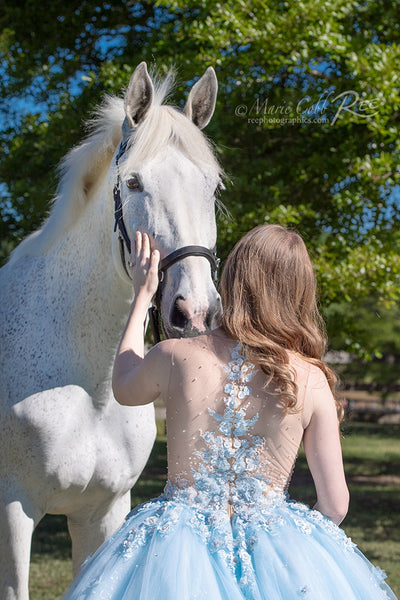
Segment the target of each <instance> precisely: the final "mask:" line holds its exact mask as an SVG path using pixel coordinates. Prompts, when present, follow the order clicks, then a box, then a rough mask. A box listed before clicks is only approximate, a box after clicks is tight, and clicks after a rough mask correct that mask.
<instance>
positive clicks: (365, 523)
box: [30, 423, 400, 600]
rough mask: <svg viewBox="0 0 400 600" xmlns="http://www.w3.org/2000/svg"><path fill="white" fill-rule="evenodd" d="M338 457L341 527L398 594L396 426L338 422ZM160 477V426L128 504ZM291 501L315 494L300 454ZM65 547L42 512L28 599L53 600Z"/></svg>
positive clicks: (399, 446) (57, 522)
mask: <svg viewBox="0 0 400 600" xmlns="http://www.w3.org/2000/svg"><path fill="white" fill-rule="evenodd" d="M342 429H343V442H342V446H343V456H344V462H345V468H346V475H347V481H348V484H349V488H350V494H351V503H350V510H349V513H348V515H347V517H346V519H345V520H344V522H343V524H342V527H343V529H344V530H345V531H346V533H347V535H349V536H350V537H351V538H352V539H353V541H354V542H355V543H356V544H357V545H358V547H359V548H360V550H361V551H362V552H363V553H364V554H365V555H366V556H367V557H368V558H369V560H371V562H373V563H374V564H376V565H379V566H380V567H381V568H382V569H384V570H385V571H386V573H387V575H388V583H389V585H390V586H391V588H392V589H393V591H394V593H395V594H396V595H397V596H399V597H400V527H399V524H398V521H399V514H400V493H399V492H400V472H399V465H400V426H399V425H376V424H368V423H348V424H346V425H344V426H343V428H342ZM165 478H166V446H165V432H164V429H163V425H162V424H159V435H158V437H157V441H156V443H155V445H154V448H153V452H152V454H151V457H150V460H149V462H148V464H147V466H146V469H145V470H144V471H143V474H142V476H141V478H140V480H139V481H138V482H137V484H136V486H135V488H134V493H133V498H132V505H136V504H139V503H141V502H145V501H146V500H148V499H149V498H152V497H155V496H158V495H159V494H160V493H161V491H162V489H163V487H164V482H165ZM289 491H290V495H291V497H292V498H294V499H296V500H300V501H302V502H306V503H307V504H311V505H312V504H313V503H314V502H315V494H314V490H313V485H312V480H311V478H310V475H309V473H308V469H307V464H306V461H305V458H304V454H303V453H302V452H301V453H300V456H299V460H298V462H297V465H296V469H295V473H294V476H293V481H292V485H291V487H290V490H289ZM70 557H71V547H70V542H69V537H68V533H67V527H66V519H65V518H64V517H62V516H50V515H48V516H46V517H45V518H44V519H43V521H42V522H41V523H40V524H39V527H38V528H37V530H36V532H35V535H34V539H33V544H32V561H31V583H30V590H31V600H55V599H57V598H59V597H60V596H61V594H62V592H63V590H65V588H66V587H67V586H68V584H69V583H70V581H71V579H72V577H71V558H70Z"/></svg>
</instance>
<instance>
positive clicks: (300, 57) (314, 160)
mask: <svg viewBox="0 0 400 600" xmlns="http://www.w3.org/2000/svg"><path fill="white" fill-rule="evenodd" d="M8 4H10V3H8ZM399 8H400V2H399V0H395V1H389V0H366V1H365V2H363V3H359V2H358V1H357V2H356V1H354V0H324V1H322V0H299V1H296V2H289V1H288V2H284V1H283V2H272V1H271V0H267V1H260V0H252V1H251V2H250V1H247V0H239V1H238V2H234V3H220V2H218V1H216V0H195V1H194V2H190V3H187V2H183V1H181V0H175V1H168V0H159V1H158V2H131V1H129V0H122V1H121V0H109V1H108V2H107V3H99V2H97V1H95V0H83V1H81V2H77V1H75V0H71V1H70V2H68V3H63V4H60V3H50V2H44V3H43V2H42V3H40V2H38V0H22V1H19V2H18V1H17V2H16V3H14V4H13V6H11V5H9V6H3V8H1V9H0V31H1V34H0V56H1V61H2V62H1V64H2V71H3V77H2V81H1V83H0V86H1V92H2V94H1V96H2V103H1V106H0V108H1V110H2V112H3V115H4V116H5V118H6V120H5V123H6V126H4V127H3V129H2V131H1V149H2V153H1V158H0V177H1V179H2V181H3V182H4V185H3V190H4V197H3V201H2V203H1V206H0V209H1V213H2V217H3V225H2V232H1V233H2V240H3V242H2V244H3V246H2V250H3V256H5V255H6V253H7V252H8V251H9V250H10V248H11V247H12V246H13V244H15V243H16V241H17V240H18V239H20V237H21V236H23V235H25V234H26V233H27V232H28V231H30V230H31V229H33V228H36V227H37V226H38V225H39V223H40V222H41V221H42V219H43V217H44V216H45V214H46V211H47V210H48V206H49V201H50V198H51V196H52V194H53V192H54V189H55V183H56V180H55V172H54V167H55V165H56V164H57V162H58V161H59V159H60V158H61V156H62V155H63V154H64V153H65V152H66V151H67V150H68V149H69V148H70V147H71V146H72V145H74V144H75V143H77V141H78V140H79V139H80V137H81V136H82V134H83V128H82V123H83V121H84V120H85V119H86V118H88V117H89V116H90V112H91V110H92V108H93V107H94V105H95V104H96V103H98V102H99V101H100V99H101V96H102V94H103V93H104V92H108V93H110V92H111V93H115V92H116V93H120V91H121V88H123V86H124V85H126V84H127V82H128V80H129V76H130V74H131V72H132V70H133V68H134V67H135V66H136V65H137V64H138V62H139V61H140V60H143V59H145V60H147V62H148V63H149V64H155V65H156V66H157V67H158V68H159V69H160V70H161V71H166V70H167V69H168V68H169V67H170V66H171V65H176V68H177V74H178V84H177V86H176V90H175V97H174V99H175V102H176V103H178V104H179V103H181V102H182V99H183V96H184V92H185V91H186V90H187V87H188V84H189V83H190V82H191V81H193V78H194V77H195V76H198V75H200V74H201V73H202V72H203V71H204V69H205V68H206V67H207V66H208V65H209V64H212V65H214V67H215V69H216V71H217V75H218V79H219V82H220V91H219V98H218V106H217V110H216V114H215V117H214V119H213V121H212V122H211V124H210V126H209V127H208V129H207V133H208V134H209V135H210V137H211V138H212V139H213V140H214V141H215V144H216V151H217V153H218V155H219V158H220V160H221V162H222V164H223V166H224V167H225V169H226V171H227V173H228V181H227V190H226V192H225V193H224V196H223V198H222V199H223V201H224V202H225V204H226V205H227V207H228V209H229V211H230V213H231V216H232V218H231V219H228V218H227V217H226V216H224V215H222V216H221V217H220V222H219V250H220V253H221V254H222V256H225V255H226V254H227V252H228V251H229V249H230V248H231V247H232V244H233V243H234V242H235V241H236V240H237V239H238V237H240V235H241V234H242V233H244V232H245V231H247V230H248V229H250V228H251V227H253V226H254V225H256V224H259V223H267V222H278V223H281V224H284V225H289V226H294V227H296V228H297V229H298V230H299V231H300V232H301V233H302V234H303V236H304V237H305V239H306V242H307V244H308V246H309V247H310V249H311V252H312V255H313V258H314V260H315V265H316V270H317V274H318V278H319V281H320V288H321V303H322V305H323V306H325V307H327V311H326V313H327V317H328V327H329V329H330V330H331V331H332V332H333V331H334V330H335V327H336V325H335V319H333V317H332V314H337V313H335V311H329V309H328V308H329V306H330V305H332V304H334V305H335V306H338V305H340V306H342V307H345V309H346V306H347V307H348V309H349V311H350V307H351V310H355V307H357V306H358V305H360V306H361V305H362V304H363V303H365V299H366V298H372V300H373V302H382V301H383V302H385V303H386V304H390V303H392V304H393V303H394V302H396V301H397V300H398V298H399V290H400V259H399V255H398V251H397V248H398V238H399V220H400V214H399V205H400V202H399V194H400V191H399V183H400V173H399V169H398V159H399V150H400V135H399V127H400V115H399V88H398V81H399V71H400V46H399V41H400V40H399V38H400V27H399V21H398V18H397V17H398V14H399ZM22 101H25V104H23V103H21V102H22ZM353 325H354V324H352V322H351V320H350V321H349V322H347V323H345V324H344V326H345V327H346V328H347V329H346V332H347V334H348V335H346V336H345V337H344V338H343V339H345V340H348V342H343V340H342V343H344V344H345V345H346V344H347V345H348V346H349V347H350V348H351V347H354V346H355V345H357V344H360V340H362V347H363V348H364V349H365V350H366V351H372V350H373V349H374V341H373V340H371V339H366V338H367V336H365V335H364V334H362V333H360V331H359V327H358V328H357V329H356V328H355V327H354V326H353ZM364 333H365V331H364Z"/></svg>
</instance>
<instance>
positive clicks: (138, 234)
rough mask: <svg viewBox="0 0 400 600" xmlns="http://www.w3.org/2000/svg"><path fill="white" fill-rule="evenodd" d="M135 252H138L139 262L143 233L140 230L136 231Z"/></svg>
mask: <svg viewBox="0 0 400 600" xmlns="http://www.w3.org/2000/svg"><path fill="white" fill-rule="evenodd" d="M135 252H136V263H138V262H139V258H140V254H141V252H142V234H141V232H140V231H137V232H136V243H135Z"/></svg>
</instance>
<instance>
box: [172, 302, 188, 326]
mask: <svg viewBox="0 0 400 600" xmlns="http://www.w3.org/2000/svg"><path fill="white" fill-rule="evenodd" d="M181 299H182V298H177V299H176V300H175V302H174V305H173V307H172V310H171V317H170V318H171V324H172V325H173V326H174V327H176V328H178V329H185V327H186V325H187V323H188V317H187V315H186V314H185V313H184V312H183V310H181V309H180V308H179V300H181Z"/></svg>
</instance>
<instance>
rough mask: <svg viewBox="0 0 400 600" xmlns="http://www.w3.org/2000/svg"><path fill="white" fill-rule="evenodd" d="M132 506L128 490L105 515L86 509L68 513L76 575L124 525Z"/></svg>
mask: <svg viewBox="0 0 400 600" xmlns="http://www.w3.org/2000/svg"><path fill="white" fill-rule="evenodd" d="M130 508H131V493H130V491H128V492H127V493H126V494H124V495H123V496H120V497H119V498H117V500H115V502H113V504H112V505H111V507H110V509H109V510H108V511H107V513H106V514H104V513H102V514H103V516H101V517H99V518H96V517H94V516H93V514H92V513H91V514H89V515H88V514H85V511H81V512H78V513H74V514H71V515H68V530H69V533H70V536H71V539H72V564H73V571H74V576H76V575H77V574H78V573H79V570H80V568H81V566H82V564H83V562H84V561H85V559H86V558H87V557H88V556H89V554H93V553H94V552H95V551H96V550H97V548H98V547H99V546H101V544H102V543H103V542H104V540H106V539H107V538H108V537H110V535H111V534H113V533H114V531H116V530H117V529H118V527H120V525H122V523H123V521H124V519H125V517H126V515H127V514H128V512H129V511H130Z"/></svg>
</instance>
